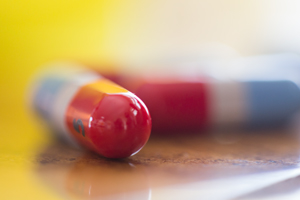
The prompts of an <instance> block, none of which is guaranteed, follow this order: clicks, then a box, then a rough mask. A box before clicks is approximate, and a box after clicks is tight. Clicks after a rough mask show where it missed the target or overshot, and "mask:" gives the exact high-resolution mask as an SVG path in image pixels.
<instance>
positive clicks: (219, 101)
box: [208, 81, 247, 126]
mask: <svg viewBox="0 0 300 200" xmlns="http://www.w3.org/2000/svg"><path fill="white" fill-rule="evenodd" d="M208 113H209V119H210V123H211V125H213V126H214V125H216V126H232V125H234V126H236V125H241V124H243V123H244V122H245V121H246V120H247V99H246V90H245V86H244V84H241V82H235V81H226V82H223V81H222V82H219V81H215V82H210V83H208Z"/></svg>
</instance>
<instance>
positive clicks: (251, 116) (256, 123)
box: [245, 81, 300, 127]
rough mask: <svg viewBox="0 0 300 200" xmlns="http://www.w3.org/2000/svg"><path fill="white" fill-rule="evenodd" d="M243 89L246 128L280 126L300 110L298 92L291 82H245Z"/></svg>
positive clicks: (299, 93)
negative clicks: (245, 102)
mask: <svg viewBox="0 0 300 200" xmlns="http://www.w3.org/2000/svg"><path fill="white" fill-rule="evenodd" d="M245 89H246V90H247V92H246V94H247V97H246V99H247V100H248V109H247V110H248V120H247V121H248V122H247V125H248V126H251V127H260V126H270V125H272V126H273V125H276V124H278V125H279V124H282V123H284V122H286V121H287V120H289V119H290V118H291V117H292V116H293V115H294V114H295V113H296V112H297V111H298V110H299V108H300V90H299V88H298V86H297V85H296V84H295V83H294V82H292V81H249V82H248V81H247V82H245Z"/></svg>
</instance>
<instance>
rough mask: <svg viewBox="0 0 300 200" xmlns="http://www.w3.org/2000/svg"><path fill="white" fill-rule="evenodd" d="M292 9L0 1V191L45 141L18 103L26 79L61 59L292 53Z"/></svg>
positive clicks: (152, 0) (156, 0)
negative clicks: (3, 181)
mask: <svg viewBox="0 0 300 200" xmlns="http://www.w3.org/2000/svg"><path fill="white" fill-rule="evenodd" d="M299 10H300V2H299V1H297V0H253V1H239V0H209V1H208V0H143V1H139V0H110V1H104V0H90V1H83V0H59V1H58V0H51V1H48V0H45V1H37V0H28V1H20V0H15V1H11V0H1V2H0V66H1V73H0V94H1V98H0V127H1V132H0V136H1V140H0V174H1V176H3V177H4V178H5V177H7V179H8V177H10V178H9V181H8V182H6V183H5V186H6V187H10V186H13V184H14V181H19V182H22V181H23V182H24V183H25V182H26V181H25V180H26V177H25V176H26V175H24V174H23V173H22V174H21V173H20V174H18V170H17V169H19V168H21V167H26V166H27V165H28V163H27V162H24V158H25V157H26V156H27V155H28V156H30V154H31V152H32V151H33V150H34V149H35V148H36V147H38V146H40V145H42V144H43V143H45V142H47V141H48V138H47V137H45V135H41V134H40V132H39V128H38V127H37V126H35V125H33V123H32V121H31V120H30V118H29V116H28V113H27V111H26V109H27V108H26V105H25V102H26V101H25V97H26V92H27V87H28V84H29V81H30V78H31V76H32V75H33V74H34V73H35V72H36V71H37V70H38V69H39V68H41V66H42V65H43V64H45V63H47V62H49V61H53V60H62V59H63V60H66V59H67V60H78V61H81V62H86V63H99V64H101V66H102V67H103V69H108V67H107V66H109V64H110V63H114V64H122V65H123V64H125V63H126V64H127V66H128V65H130V64H131V63H141V62H142V63H143V62H146V61H149V60H155V59H163V58H166V57H171V58H176V57H178V56H179V57H192V58H195V57H198V56H206V57H207V56H208V57H214V58H220V57H232V56H238V55H241V56H248V55H257V54H261V53H275V52H295V53H298V52H300V12H299ZM108 70H109V69H108ZM128 70H130V69H128ZM10 160H11V161H13V162H10ZM8 166H9V167H8ZM1 168H2V169H1ZM9 170H14V171H13V172H11V173H9ZM12 174H14V178H12V177H11V175H12ZM1 179H2V178H1ZM2 180H4V179H2ZM2 184H4V183H0V185H2ZM25 185H26V184H25ZM1 188H3V187H2V186H1ZM25 190H26V191H28V192H30V191H33V190H34V187H33V186H32V187H31V186H30V185H27V186H25V188H24V191H25ZM39 191H40V192H41V194H42V193H43V192H42V191H43V190H39ZM15 195H18V194H15ZM36 195H37V196H38V195H39V193H36ZM16 197H17V196H16Z"/></svg>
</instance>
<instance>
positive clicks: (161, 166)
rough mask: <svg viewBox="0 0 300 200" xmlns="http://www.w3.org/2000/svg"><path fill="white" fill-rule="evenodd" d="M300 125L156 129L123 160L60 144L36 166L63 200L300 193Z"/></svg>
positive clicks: (257, 196) (296, 195)
mask: <svg viewBox="0 0 300 200" xmlns="http://www.w3.org/2000/svg"><path fill="white" fill-rule="evenodd" d="M299 131H300V129H299V128H297V127H294V126H293V128H291V127H289V128H282V129H273V130H256V131H245V130H243V131H242V130H222V129H220V130H214V131H207V132H205V133H198V134H197V133H196V134H190V133H181V134H179V135H172V134H171V135H166V136H160V135H152V136H151V138H150V140H149V142H148V143H147V145H146V146H145V147H144V148H143V149H142V150H141V151H140V152H139V153H138V154H136V155H134V156H132V157H130V158H127V159H122V160H110V159H105V158H103V157H100V156H98V155H96V154H94V153H91V152H85V151H80V150H77V149H73V148H70V147H68V146H66V145H65V144H63V143H61V142H53V143H51V144H50V145H49V146H47V147H45V148H44V149H43V150H41V151H40V152H38V153H37V154H36V156H35V157H34V163H35V165H34V166H35V167H34V169H33V171H34V174H35V175H36V176H37V177H38V179H39V180H41V183H42V184H45V185H46V186H47V187H48V188H50V190H51V192H54V193H57V194H59V196H61V197H62V199H152V200H156V199H243V200H244V199H299V198H300V192H298V188H299V189H300V168H299V161H300V140H299V138H300V137H299V134H300V132H299Z"/></svg>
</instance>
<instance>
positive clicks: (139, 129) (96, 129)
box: [31, 64, 151, 158]
mask: <svg viewBox="0 0 300 200" xmlns="http://www.w3.org/2000/svg"><path fill="white" fill-rule="evenodd" d="M53 67H57V69H56V70H53V71H52V72H51V71H50V72H47V73H44V74H43V75H41V76H40V77H39V80H38V81H36V82H35V84H34V89H33V95H32V100H31V101H32V105H33V108H34V110H35V111H37V113H38V114H39V116H40V117H42V118H43V119H44V120H45V121H46V122H47V123H48V124H49V125H50V126H51V127H52V128H53V130H54V131H53V132H54V133H55V134H57V136H59V137H61V138H63V139H64V140H66V141H68V142H69V143H72V144H75V145H76V144H79V145H81V146H84V147H87V148H88V149H90V150H92V151H95V152H97V153H99V154H100V155H102V156H105V157H108V158H124V157H128V156H131V155H134V154H135V153H137V152H138V151H139V150H140V149H141V148H142V147H143V146H144V145H145V144H146V142H147V141H148V139H149V136H150V132H151V118H150V115H149V112H148V110H147V108H146V106H145V104H144V103H143V102H142V101H141V100H140V99H139V98H138V97H137V96H135V95H134V94H133V93H131V92H129V91H127V90H126V89H124V88H122V87H120V86H118V85H116V84H115V83H113V82H111V81H109V80H107V79H105V78H103V77H102V76H101V75H99V74H96V73H94V72H92V71H89V70H86V69H84V68H78V67H75V66H70V64H54V65H53Z"/></svg>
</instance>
